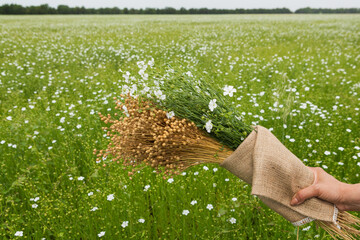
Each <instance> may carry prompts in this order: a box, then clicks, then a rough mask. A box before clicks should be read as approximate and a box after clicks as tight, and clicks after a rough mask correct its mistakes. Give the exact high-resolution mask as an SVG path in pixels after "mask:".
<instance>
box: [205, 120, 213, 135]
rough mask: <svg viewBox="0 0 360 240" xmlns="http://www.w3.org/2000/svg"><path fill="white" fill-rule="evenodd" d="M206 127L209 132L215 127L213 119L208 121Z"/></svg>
mask: <svg viewBox="0 0 360 240" xmlns="http://www.w3.org/2000/svg"><path fill="white" fill-rule="evenodd" d="M205 128H206V131H207V132H208V133H210V132H211V129H212V128H213V125H212V123H211V120H209V121H207V122H206V124H205Z"/></svg>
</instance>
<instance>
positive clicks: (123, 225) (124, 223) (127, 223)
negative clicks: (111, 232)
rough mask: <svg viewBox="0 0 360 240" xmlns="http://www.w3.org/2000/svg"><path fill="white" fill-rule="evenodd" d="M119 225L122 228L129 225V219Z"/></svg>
mask: <svg viewBox="0 0 360 240" xmlns="http://www.w3.org/2000/svg"><path fill="white" fill-rule="evenodd" d="M121 226H122V227H123V228H126V227H127V226H129V221H123V223H122V224H121Z"/></svg>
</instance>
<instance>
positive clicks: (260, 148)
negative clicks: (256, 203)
mask: <svg viewBox="0 0 360 240" xmlns="http://www.w3.org/2000/svg"><path fill="white" fill-rule="evenodd" d="M221 166H222V167H224V168H226V169H227V170H229V171H230V172H231V173H233V174H234V175H236V176H237V177H239V178H240V179H242V180H244V181H245V182H247V183H248V184H250V185H252V192H251V194H253V195H256V196H258V197H259V198H260V199H261V200H262V201H263V202H264V203H265V204H266V205H267V206H269V207H270V208H271V209H273V210H274V211H275V212H277V213H279V214H280V215H282V216H283V217H284V218H285V219H287V220H288V221H290V222H292V223H293V224H294V225H296V226H300V225H303V224H305V223H307V222H310V221H312V220H314V219H316V220H322V221H327V222H335V223H336V216H337V209H336V207H335V206H334V205H333V204H330V203H328V202H325V201H322V200H320V199H318V198H311V199H309V200H307V201H305V202H304V203H303V204H300V205H299V206H290V201H291V198H292V197H293V196H294V194H295V193H296V192H297V191H299V190H300V189H302V188H305V187H307V186H309V185H311V184H312V183H313V181H314V176H313V172H312V171H311V170H309V169H308V168H307V167H306V166H305V165H304V164H303V163H302V162H301V160H300V159H298V158H297V157H296V156H295V155H294V154H293V153H291V152H290V151H289V150H288V149H287V148H286V147H285V146H284V145H283V144H282V143H281V142H280V141H279V140H278V139H277V138H276V137H275V136H274V135H273V134H272V133H271V132H270V131H269V130H267V129H266V128H264V127H261V126H257V127H256V128H255V130H254V131H253V132H252V133H251V134H250V135H249V136H248V137H247V138H246V139H245V141H244V142H243V143H242V144H241V145H240V146H239V147H238V148H237V149H236V150H235V152H234V153H233V154H232V155H230V156H229V157H228V158H226V159H225V160H224V162H223V163H222V164H221Z"/></svg>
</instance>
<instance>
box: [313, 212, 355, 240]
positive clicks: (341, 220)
mask: <svg viewBox="0 0 360 240" xmlns="http://www.w3.org/2000/svg"><path fill="white" fill-rule="evenodd" d="M315 222H316V224H317V225H318V226H320V227H321V228H323V229H324V230H325V231H326V232H328V233H329V234H330V235H331V237H332V238H334V239H338V238H340V239H345V240H356V239H359V237H360V231H359V230H358V229H357V228H359V227H360V219H359V218H358V217H356V216H354V215H352V214H350V213H349V212H345V211H342V212H339V213H338V215H337V221H336V223H337V225H335V224H334V223H332V222H325V221H318V220H317V221H315Z"/></svg>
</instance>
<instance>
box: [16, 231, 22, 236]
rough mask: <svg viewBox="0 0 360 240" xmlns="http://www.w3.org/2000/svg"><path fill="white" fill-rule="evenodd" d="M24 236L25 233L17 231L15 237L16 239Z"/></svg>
mask: <svg viewBox="0 0 360 240" xmlns="http://www.w3.org/2000/svg"><path fill="white" fill-rule="evenodd" d="M23 234H24V232H23V231H17V232H16V233H15V235H14V236H15V237H22V236H23Z"/></svg>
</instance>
